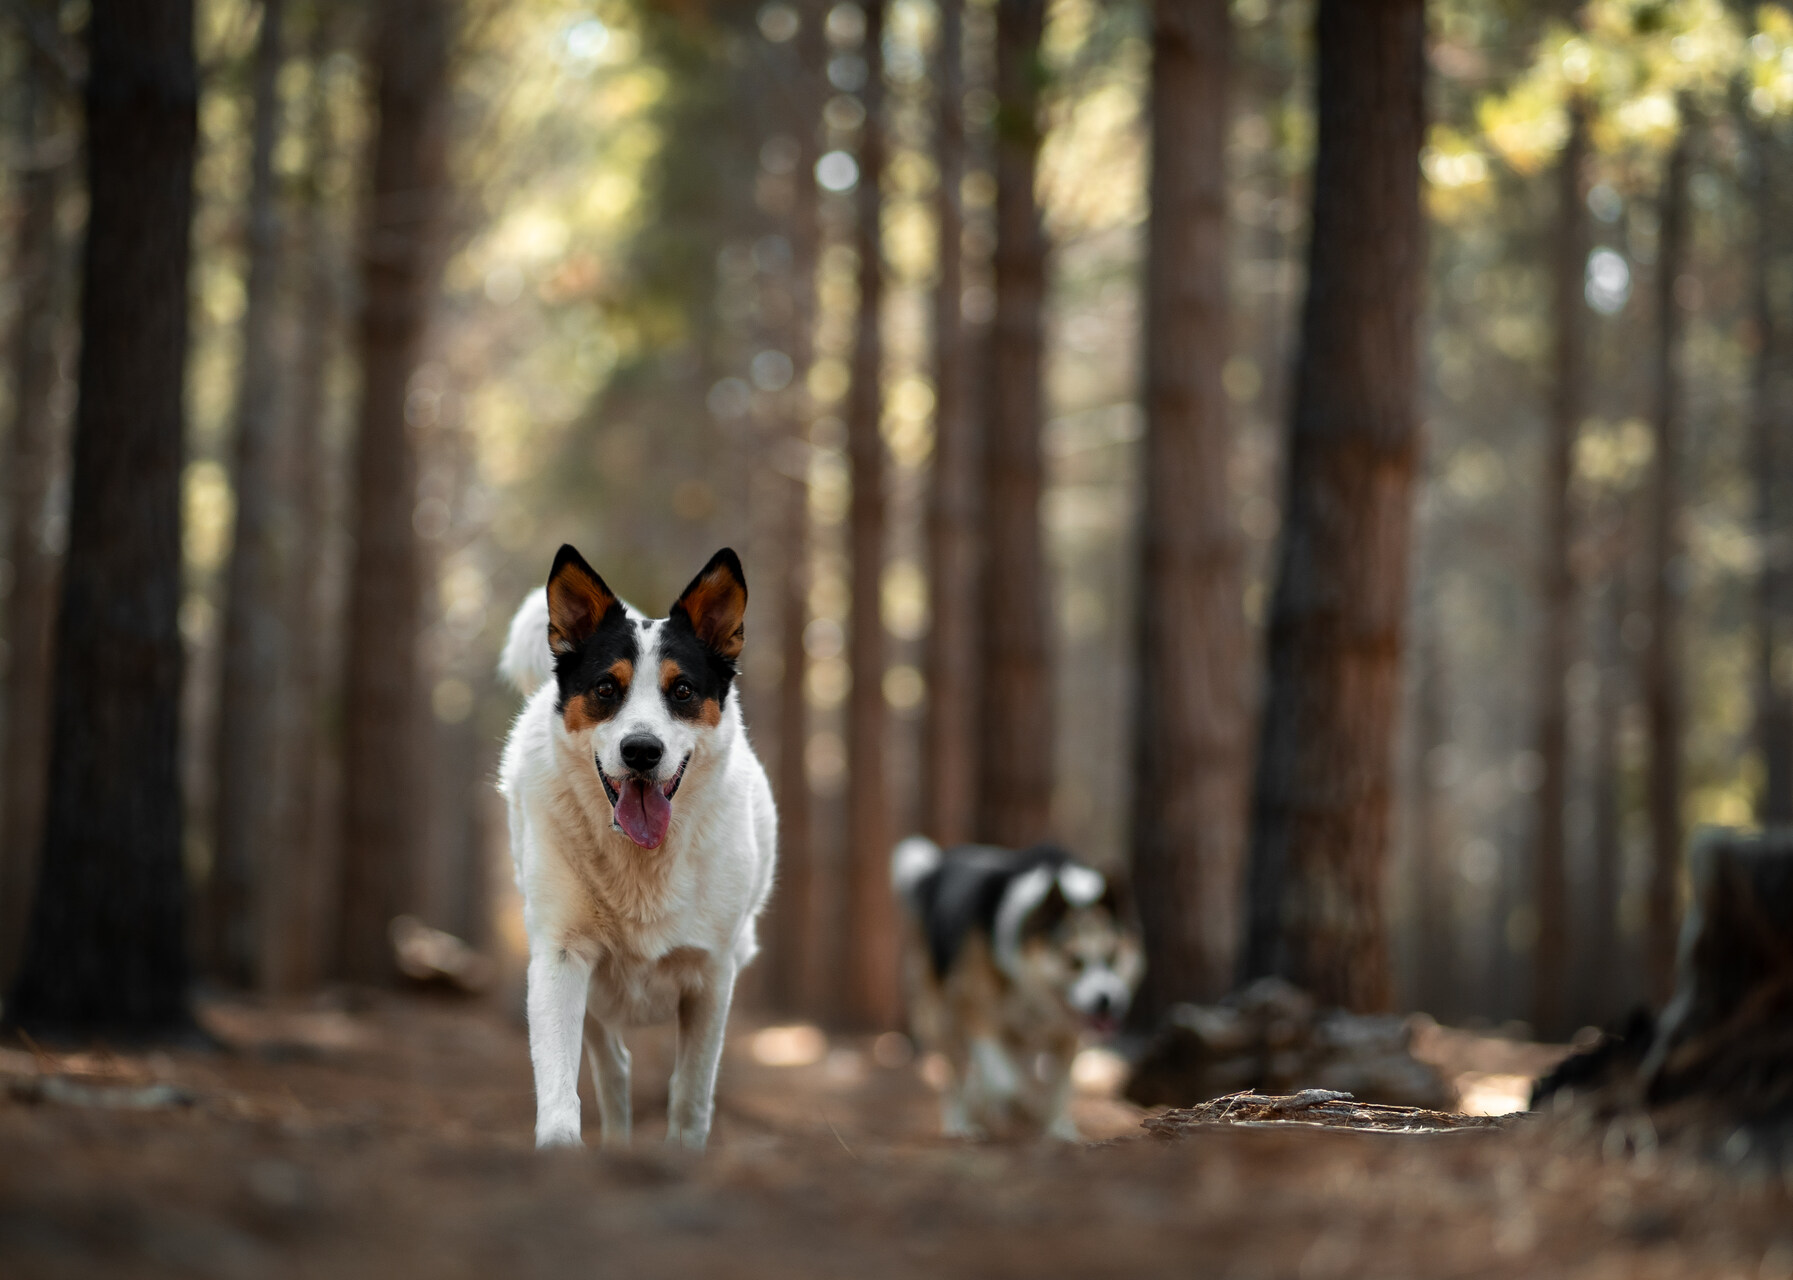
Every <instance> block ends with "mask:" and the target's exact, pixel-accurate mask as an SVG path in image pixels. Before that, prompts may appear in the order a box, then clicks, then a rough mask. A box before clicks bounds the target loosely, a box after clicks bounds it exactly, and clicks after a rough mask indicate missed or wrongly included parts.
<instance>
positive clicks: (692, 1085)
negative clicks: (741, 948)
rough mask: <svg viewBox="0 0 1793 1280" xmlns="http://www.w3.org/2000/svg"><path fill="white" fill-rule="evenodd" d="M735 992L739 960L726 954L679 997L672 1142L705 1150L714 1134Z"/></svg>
mask: <svg viewBox="0 0 1793 1280" xmlns="http://www.w3.org/2000/svg"><path fill="white" fill-rule="evenodd" d="M734 994H735V966H734V964H733V963H732V961H730V960H727V959H724V960H721V961H718V962H717V963H716V964H715V965H714V966H713V967H712V968H711V969H710V970H709V971H708V972H707V973H706V974H705V978H704V981H703V983H702V984H701V985H700V986H697V987H694V988H692V989H690V990H688V991H686V992H685V994H684V995H683V997H681V998H680V1000H679V1045H678V1051H677V1055H676V1056H675V1058H674V1060H673V1067H672V1087H671V1089H670V1090H669V1093H668V1097H667V1107H666V1141H667V1143H668V1144H669V1145H679V1146H684V1147H687V1148H689V1149H690V1150H692V1151H702V1150H703V1149H704V1145H705V1144H706V1143H707V1142H709V1140H710V1121H711V1119H712V1117H713V1116H714V1114H715V1109H716V1068H717V1066H718V1065H719V1064H720V1063H721V1061H722V1038H723V1033H724V1031H726V1030H727V1027H728V1007H729V1003H730V1002H731V1001H732V1000H733V999H734Z"/></svg>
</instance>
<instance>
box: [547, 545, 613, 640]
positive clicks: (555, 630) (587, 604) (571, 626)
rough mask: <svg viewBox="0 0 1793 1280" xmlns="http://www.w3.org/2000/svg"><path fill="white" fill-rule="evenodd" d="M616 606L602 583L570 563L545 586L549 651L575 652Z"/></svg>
mask: <svg viewBox="0 0 1793 1280" xmlns="http://www.w3.org/2000/svg"><path fill="white" fill-rule="evenodd" d="M615 603H616V597H615V596H613V595H611V594H610V591H609V589H608V588H606V587H605V586H604V584H603V582H601V581H600V580H599V579H598V578H596V577H594V576H593V575H592V574H591V573H590V572H588V571H587V570H586V569H585V568H584V566H582V565H580V564H579V563H577V562H576V561H571V560H569V561H568V562H567V563H566V564H564V565H562V566H561V567H560V572H559V573H557V574H555V575H554V577H553V578H552V579H550V580H549V582H548V647H549V648H551V649H553V650H554V652H556V653H566V652H567V651H568V650H571V649H574V648H576V647H577V646H578V645H579V643H580V642H581V641H583V640H584V639H585V638H586V637H587V636H589V635H591V633H592V632H594V631H596V630H597V629H598V624H599V623H600V622H602V621H603V620H604V615H605V614H607V613H609V612H610V609H611V606H612V605H614V604H615Z"/></svg>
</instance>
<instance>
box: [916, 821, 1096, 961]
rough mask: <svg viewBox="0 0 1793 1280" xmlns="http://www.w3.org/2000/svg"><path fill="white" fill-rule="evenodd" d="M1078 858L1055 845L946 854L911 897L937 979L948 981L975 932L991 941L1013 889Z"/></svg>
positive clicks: (965, 848)
mask: <svg viewBox="0 0 1793 1280" xmlns="http://www.w3.org/2000/svg"><path fill="white" fill-rule="evenodd" d="M1075 862H1077V859H1076V858H1074V857H1072V856H1071V854H1069V853H1068V852H1066V851H1065V850H1064V849H1061V848H1059V847H1058V846H1057V845H1050V844H1037V845H1034V846H1033V847H1032V848H1030V849H1000V848H997V847H996V846H994V845H987V844H962V845H957V846H955V847H953V848H951V849H948V850H946V852H945V854H944V855H943V856H942V857H941V859H940V865H939V866H938V867H936V868H935V869H934V870H933V871H931V872H929V873H928V874H927V875H925V876H923V877H922V878H921V880H919V881H918V882H917V883H916V885H915V888H914V890H913V891H912V894H911V897H912V899H913V902H914V907H915V913H916V916H917V917H918V918H919V919H920V921H921V924H922V932H923V933H924V934H925V935H926V937H927V942H928V959H929V960H930V961H931V962H932V963H933V966H934V975H935V976H936V977H938V978H941V979H944V978H945V977H946V974H947V971H948V970H950V969H951V968H952V964H953V961H954V960H955V959H956V958H957V957H958V954H959V951H960V949H961V948H962V947H964V945H965V940H966V939H967V938H969V937H970V936H971V935H972V934H973V933H982V934H983V935H984V937H986V938H991V939H993V938H994V937H995V933H996V915H997V912H999V911H1000V910H1001V909H1002V899H1003V895H1004V894H1006V893H1007V892H1008V889H1009V886H1010V885H1011V884H1013V883H1014V882H1015V881H1016V880H1018V879H1020V878H1021V877H1022V876H1024V875H1026V874H1027V873H1028V872H1030V871H1032V870H1034V868H1036V867H1050V868H1052V869H1053V871H1054V873H1056V872H1057V871H1058V869H1059V868H1061V867H1064V866H1066V865H1067V864H1070V863H1075Z"/></svg>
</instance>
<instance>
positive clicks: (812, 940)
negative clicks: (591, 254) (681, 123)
mask: <svg viewBox="0 0 1793 1280" xmlns="http://www.w3.org/2000/svg"><path fill="white" fill-rule="evenodd" d="M798 12H799V14H800V16H801V21H802V25H801V26H800V27H799V28H798V36H797V40H796V51H795V52H796V67H795V70H794V72H793V74H792V79H791V101H792V103H793V108H794V109H793V116H794V119H793V121H792V125H793V133H794V134H795V136H796V139H797V163H796V168H795V169H794V170H793V172H792V180H793V182H794V184H795V190H794V192H793V200H792V205H791V216H790V238H791V307H790V324H791V332H790V334H789V336H788V338H787V340H786V341H787V345H788V348H789V351H790V356H791V368H792V370H793V376H792V378H791V386H790V389H789V390H788V391H787V392H786V393H785V406H786V410H785V411H786V415H787V417H786V421H785V436H784V439H783V441H781V442H780V445H781V448H780V455H779V458H778V467H777V470H778V471H779V473H780V479H781V480H782V484H783V489H784V503H783V510H782V512H781V513H780V517H779V562H780V563H779V574H780V576H779V579H778V583H777V586H776V588H775V592H774V599H775V600H776V604H775V605H774V608H775V609H777V611H778V618H779V622H778V646H779V656H780V663H779V678H778V716H777V724H778V740H777V760H776V762H775V764H774V782H775V786H774V788H773V789H774V791H775V792H776V794H777V797H778V890H777V892H776V894H775V895H774V896H773V899H772V905H771V910H772V918H771V920H770V921H769V922H768V926H767V928H766V929H765V930H764V934H765V936H766V937H767V938H768V939H769V940H770V943H771V946H770V951H771V954H770V955H769V956H768V957H767V958H768V959H769V960H770V962H771V963H770V965H769V966H768V967H769V969H770V974H769V977H768V983H767V985H768V988H769V989H770V992H771V997H772V1001H773V1004H774V1005H775V1006H776V1007H778V1008H779V1009H781V1010H784V1011H787V1012H792V1013H801V1014H807V1015H809V1016H812V1017H813V1016H816V1015H817V1013H818V1011H819V1010H820V1008H821V1006H822V1004H823V1001H824V998H825V997H824V993H823V991H822V983H821V964H820V957H819V952H818V948H817V939H818V937H819V936H820V934H819V928H820V923H819V922H820V916H821V905H820V903H818V902H817V900H816V892H815V884H816V877H815V863H814V859H815V851H814V847H813V841H812V839H811V817H810V795H809V771H808V766H807V764H806V761H805V758H804V751H805V748H806V747H807V746H808V743H809V700H808V697H807V696H806V693H805V690H804V675H805V673H806V671H807V670H808V667H809V654H808V652H807V651H806V650H805V649H804V647H803V642H804V628H805V627H807V626H808V625H809V479H808V471H809V450H810V445H809V423H810V418H811V417H812V416H813V413H814V405H813V403H812V402H811V400H810V396H809V371H810V367H811V365H812V364H813V362H814V360H815V323H816V264H817V261H818V259H819V258H820V241H821V226H820V223H819V222H818V221H817V209H816V203H817V197H816V172H815V169H816V160H817V159H818V158H819V157H820V153H821V148H820V147H819V146H818V145H817V139H818V138H819V137H820V131H821V127H822V103H823V90H822V86H823V85H825V84H826V79H825V76H826V67H827V63H828V45H827V41H826V39H825V38H824V35H823V31H822V23H823V21H824V19H825V16H826V11H825V10H824V8H823V7H822V6H821V5H820V4H819V3H817V2H816V0H808V2H807V3H805V4H803V5H800V6H799V9H798Z"/></svg>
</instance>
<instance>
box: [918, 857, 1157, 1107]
mask: <svg viewBox="0 0 1793 1280" xmlns="http://www.w3.org/2000/svg"><path fill="white" fill-rule="evenodd" d="M891 880H892V883H893V884H894V886H895V889H896V892H897V895H898V897H899V898H900V899H901V900H902V902H903V905H904V907H905V908H906V914H907V916H908V919H909V925H910V927H909V930H908V933H909V939H908V946H907V954H906V956H905V961H904V972H905V977H906V979H907V985H908V989H909V1008H910V1019H911V1023H912V1026H913V1028H914V1031H915V1035H916V1038H917V1039H918V1040H919V1041H921V1043H922V1044H923V1046H924V1047H926V1048H928V1049H932V1050H935V1051H937V1052H939V1053H940V1054H942V1055H944V1057H945V1058H946V1060H947V1062H948V1063H949V1064H950V1065H951V1067H952V1080H951V1081H950V1082H949V1084H948V1087H947V1090H946V1095H945V1099H944V1102H943V1107H942V1127H943V1129H944V1130H945V1132H946V1133H947V1134H949V1135H957V1136H963V1137H978V1136H985V1135H999V1134H1006V1135H1023V1134H1038V1133H1045V1134H1049V1135H1051V1136H1052V1137H1056V1138H1064V1139H1069V1140H1075V1139H1076V1138H1077V1136H1078V1135H1077V1126H1076V1125H1075V1124H1074V1123H1073V1122H1072V1120H1071V1114H1070V1101H1071V1062H1072V1060H1073V1059H1074V1058H1075V1057H1076V1055H1077V1049H1078V1044H1079V1041H1080V1039H1081V1038H1082V1036H1083V1035H1084V1034H1086V1033H1093V1034H1095V1035H1097V1036H1107V1035H1110V1034H1112V1033H1113V1032H1114V1030H1115V1029H1116V1028H1117V1027H1118V1026H1119V1025H1120V1021H1121V1019H1122V1018H1123V1017H1124V1016H1125V1015H1126V1012H1127V1008H1128V1006H1129V1005H1130V1004H1131V1003H1132V1001H1133V992H1134V990H1135V988H1136V987H1137V986H1138V985H1139V979H1140V977H1141V975H1142V974H1143V973H1144V970H1145V961H1144V955H1143V952H1142V951H1141V949H1140V945H1139V941H1138V939H1137V938H1136V937H1135V935H1134V933H1133V932H1132V930H1131V929H1129V928H1128V926H1127V924H1126V922H1125V920H1124V918H1123V916H1122V914H1121V911H1120V909H1119V906H1118V904H1117V901H1116V894H1115V891H1114V887H1113V886H1112V885H1111V884H1110V883H1109V882H1108V879H1107V877H1105V876H1104V875H1103V874H1102V873H1101V872H1099V871H1097V870H1096V869H1095V868H1093V867H1088V866H1085V865H1084V864H1083V863H1081V862H1078V861H1077V860H1076V859H1075V858H1073V857H1072V856H1071V855H1070V854H1069V853H1066V852H1065V851H1064V850H1063V849H1059V848H1055V847H1053V846H1051V845H1037V846H1035V847H1033V848H1031V849H999V848H995V847H993V846H990V845H960V846H958V847H956V848H953V849H947V850H942V849H941V848H940V847H939V846H938V845H936V844H935V843H934V842H933V841H931V840H927V839H925V838H923V837H921V836H911V837H910V838H909V839H907V840H904V841H903V842H902V843H900V844H898V845H897V847H896V849H895V851H894V852H893V853H892V854H891Z"/></svg>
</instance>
